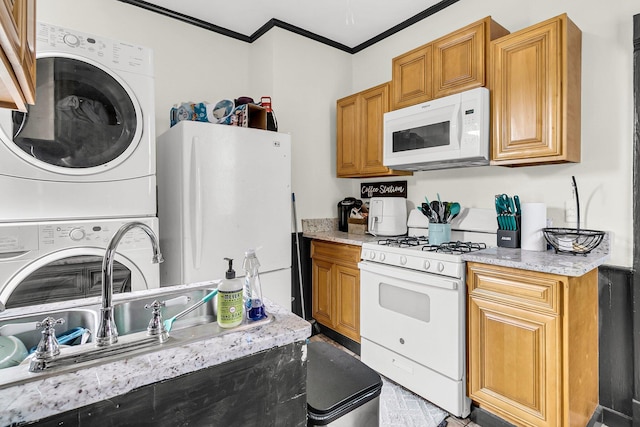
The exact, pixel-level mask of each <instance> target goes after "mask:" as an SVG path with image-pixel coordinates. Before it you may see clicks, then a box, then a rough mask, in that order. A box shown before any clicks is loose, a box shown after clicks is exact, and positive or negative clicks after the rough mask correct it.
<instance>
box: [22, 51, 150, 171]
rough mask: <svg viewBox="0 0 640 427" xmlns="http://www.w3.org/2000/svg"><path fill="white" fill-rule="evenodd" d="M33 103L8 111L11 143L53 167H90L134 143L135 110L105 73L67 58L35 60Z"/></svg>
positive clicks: (122, 151) (121, 90)
mask: <svg viewBox="0 0 640 427" xmlns="http://www.w3.org/2000/svg"><path fill="white" fill-rule="evenodd" d="M36 82H37V85H36V103H35V104H34V105H29V106H28V111H27V113H22V112H17V111H16V112H13V115H12V118H13V130H12V134H11V135H12V137H13V142H14V143H15V144H16V145H17V146H18V147H19V148H20V149H21V150H22V151H24V152H25V153H27V154H28V155H29V156H32V157H34V158H36V159H38V160H40V161H42V162H45V163H47V164H50V165H53V166H59V167H64V168H91V167H96V166H100V165H104V164H106V163H108V162H111V161H112V160H115V159H116V158H118V157H119V156H120V155H122V154H123V153H124V152H125V151H126V150H127V148H128V147H129V146H130V144H132V143H135V141H134V137H135V132H136V127H137V117H136V111H135V107H134V105H133V102H132V101H131V98H130V96H129V94H128V93H127V91H126V90H125V89H124V88H123V87H122V86H121V85H120V83H118V82H117V81H116V80H115V79H114V78H113V77H111V76H110V75H109V74H107V73H106V72H105V71H103V70H101V69H99V68H97V67H94V66H93V65H90V64H87V63H86V62H82V61H78V60H75V59H70V58H60V57H56V58H39V59H38V60H37V67H36Z"/></svg>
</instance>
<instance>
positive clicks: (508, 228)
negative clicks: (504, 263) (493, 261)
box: [495, 194, 521, 248]
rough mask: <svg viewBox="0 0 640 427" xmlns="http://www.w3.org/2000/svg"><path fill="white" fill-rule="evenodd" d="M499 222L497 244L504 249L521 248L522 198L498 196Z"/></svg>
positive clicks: (497, 211) (497, 212) (496, 201)
mask: <svg viewBox="0 0 640 427" xmlns="http://www.w3.org/2000/svg"><path fill="white" fill-rule="evenodd" d="M495 203H496V214H497V221H498V232H497V244H498V246H499V247H502V248H519V247H520V230H521V223H520V198H519V197H518V196H517V195H516V196H514V197H513V198H511V197H509V196H507V195H506V194H498V195H496V200H495Z"/></svg>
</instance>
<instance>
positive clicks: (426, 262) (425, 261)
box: [424, 259, 431, 270]
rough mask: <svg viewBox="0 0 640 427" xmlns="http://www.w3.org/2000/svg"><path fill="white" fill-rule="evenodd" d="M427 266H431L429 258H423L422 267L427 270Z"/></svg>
mask: <svg viewBox="0 0 640 427" xmlns="http://www.w3.org/2000/svg"><path fill="white" fill-rule="evenodd" d="M429 267H431V263H430V262H429V260H428V259H426V260H424V269H425V270H428V269H429Z"/></svg>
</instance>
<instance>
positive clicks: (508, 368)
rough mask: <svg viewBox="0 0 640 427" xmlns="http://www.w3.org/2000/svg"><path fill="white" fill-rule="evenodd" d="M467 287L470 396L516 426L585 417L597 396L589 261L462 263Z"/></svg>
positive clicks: (551, 425) (580, 422) (581, 422)
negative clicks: (581, 268)
mask: <svg viewBox="0 0 640 427" xmlns="http://www.w3.org/2000/svg"><path fill="white" fill-rule="evenodd" d="M467 291H468V304H467V305H468V334H467V346H468V365H467V366H468V374H467V381H468V384H467V389H468V392H469V396H470V398H471V399H472V401H473V402H474V403H476V404H477V405H478V406H479V407H481V408H482V409H485V410H487V411H489V412H492V413H494V414H496V415H497V416H499V417H501V418H503V419H505V420H507V421H509V422H511V423H513V424H515V425H516V426H528V427H529V426H546V427H560V426H572V427H573V426H575V427H584V426H585V425H587V423H588V421H589V420H590V418H591V417H592V415H593V412H594V411H595V409H596V406H597V404H598V286H597V269H594V270H592V271H590V272H589V273H586V274H585V275H583V276H581V277H569V276H562V275H555V274H548V273H539V272H532V271H526V270H519V269H514V268H507V267H499V266H494V265H486V264H478V263H468V264H467Z"/></svg>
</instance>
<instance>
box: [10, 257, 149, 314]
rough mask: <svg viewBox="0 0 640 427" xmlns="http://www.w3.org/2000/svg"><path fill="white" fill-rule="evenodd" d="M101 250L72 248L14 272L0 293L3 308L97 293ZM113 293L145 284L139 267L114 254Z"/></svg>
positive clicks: (76, 297) (98, 290) (144, 285)
mask: <svg viewBox="0 0 640 427" xmlns="http://www.w3.org/2000/svg"><path fill="white" fill-rule="evenodd" d="M103 256H104V249H97V248H73V249H68V250H64V251H59V252H55V253H51V254H49V255H46V256H44V257H42V258H39V259H37V260H35V261H33V262H31V263H29V264H27V265H26V266H24V267H23V268H21V269H20V270H19V271H17V272H16V274H15V275H13V276H12V277H11V279H10V280H9V281H8V282H7V283H6V285H5V286H4V288H3V289H2V291H1V292H0V301H1V302H3V303H4V305H5V306H6V308H15V307H24V306H29V305H35V304H48V303H52V302H62V301H68V300H72V299H78V298H86V297H93V296H99V295H101V292H102V259H103ZM113 272H114V275H113V292H114V293H119V292H131V290H132V283H136V289H140V284H142V288H146V287H148V284H147V283H146V282H145V278H144V276H143V274H142V272H141V271H140V269H139V268H138V267H137V266H136V265H135V264H134V263H132V262H131V260H129V259H128V258H126V257H123V256H121V255H119V254H116V258H115V260H114V263H113Z"/></svg>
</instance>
